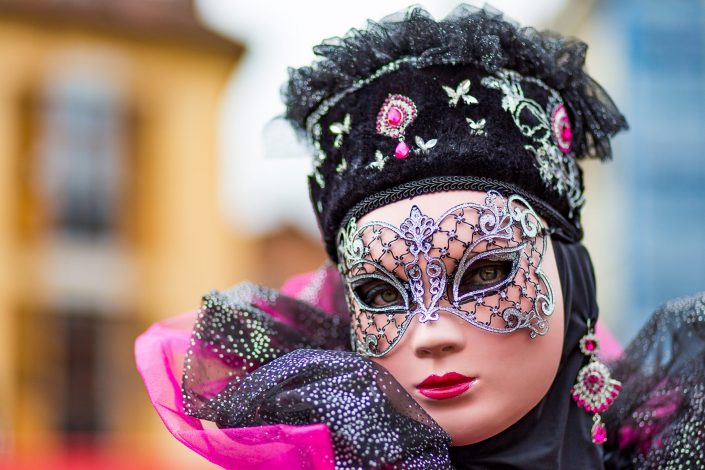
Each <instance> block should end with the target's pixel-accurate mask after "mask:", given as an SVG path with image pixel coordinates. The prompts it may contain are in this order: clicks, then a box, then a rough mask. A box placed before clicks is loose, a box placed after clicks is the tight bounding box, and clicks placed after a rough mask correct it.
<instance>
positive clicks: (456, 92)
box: [443, 79, 478, 108]
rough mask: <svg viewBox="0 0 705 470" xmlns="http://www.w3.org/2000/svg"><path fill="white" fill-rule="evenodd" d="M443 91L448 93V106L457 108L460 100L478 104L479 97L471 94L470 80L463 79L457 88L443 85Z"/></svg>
mask: <svg viewBox="0 0 705 470" xmlns="http://www.w3.org/2000/svg"><path fill="white" fill-rule="evenodd" d="M443 91H445V92H446V94H447V95H448V106H450V107H451V108H455V107H456V106H458V103H459V102H460V100H462V101H463V103H465V104H477V103H478V101H477V98H475V97H474V96H472V95H471V94H470V80H467V79H466V80H463V81H462V82H460V83H459V84H458V86H457V87H455V89H453V88H451V87H449V86H445V85H443Z"/></svg>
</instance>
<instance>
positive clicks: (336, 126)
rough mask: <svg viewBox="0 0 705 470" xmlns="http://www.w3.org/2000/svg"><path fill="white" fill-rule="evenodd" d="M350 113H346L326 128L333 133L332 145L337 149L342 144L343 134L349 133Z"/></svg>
mask: <svg viewBox="0 0 705 470" xmlns="http://www.w3.org/2000/svg"><path fill="white" fill-rule="evenodd" d="M350 124H351V120H350V113H348V114H346V115H345V117H344V118H343V121H342V122H334V123H333V124H331V125H330V126H329V127H328V129H329V130H330V131H331V133H333V135H335V139H334V140H333V147H335V148H337V149H339V148H340V147H341V146H342V145H343V136H344V135H345V134H349V133H350Z"/></svg>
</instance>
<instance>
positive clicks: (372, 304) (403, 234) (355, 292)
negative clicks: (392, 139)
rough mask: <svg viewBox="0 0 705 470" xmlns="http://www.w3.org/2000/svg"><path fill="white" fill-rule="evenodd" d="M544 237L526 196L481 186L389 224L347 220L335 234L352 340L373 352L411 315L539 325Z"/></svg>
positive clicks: (492, 328)
mask: <svg viewBox="0 0 705 470" xmlns="http://www.w3.org/2000/svg"><path fill="white" fill-rule="evenodd" d="M547 243H548V237H547V236H546V228H545V227H544V224H543V223H542V221H541V219H539V217H538V215H537V214H536V212H534V210H533V209H532V208H531V206H530V205H529V203H528V202H527V201H526V200H525V199H524V198H522V197H521V196H518V195H512V196H510V197H509V198H507V199H505V198H504V197H503V196H502V195H500V194H499V193H498V192H496V191H488V192H487V196H486V198H485V201H484V203H482V204H478V203H474V202H467V203H463V204H459V205H456V206H454V207H451V208H450V209H448V210H446V211H445V212H444V213H443V214H441V216H440V217H438V218H437V219H436V220H434V219H432V218H431V217H428V216H426V215H424V214H423V213H422V212H421V210H420V209H419V208H418V207H417V206H413V207H412V208H411V211H410V214H409V217H408V218H406V219H405V220H404V221H403V222H402V223H401V224H400V225H399V227H396V226H394V225H391V224H389V223H386V222H380V221H373V222H366V223H364V224H362V225H360V226H358V225H357V222H356V220H355V219H350V221H349V222H348V224H347V225H346V226H345V227H344V228H343V229H342V230H341V231H340V233H339V236H338V255H339V260H340V264H339V265H338V268H339V270H340V272H341V274H342V276H343V279H344V281H345V284H346V295H347V300H348V305H349V306H350V309H351V311H352V315H353V318H352V323H351V328H352V331H351V336H352V343H353V349H355V350H357V351H358V352H360V353H361V354H364V355H366V356H372V357H381V356H384V355H385V354H387V353H388V352H389V351H391V350H392V349H393V348H394V346H396V345H397V344H398V343H399V342H400V341H401V338H402V336H403V335H404V332H405V331H406V330H407V328H408V327H409V325H410V324H411V322H412V321H413V319H414V318H418V321H420V322H421V323H426V322H428V321H436V320H438V319H439V313H440V312H447V313H449V314H453V315H456V316H457V317H459V318H461V319H463V320H465V321H467V322H468V323H469V324H471V325H473V326H475V327H477V328H480V329H482V330H485V331H489V332H493V333H511V332H513V331H516V330H519V329H526V330H528V333H529V335H530V337H532V338H534V337H536V336H537V335H544V334H546V332H548V322H547V320H546V316H548V315H551V313H553V309H554V300H553V289H552V287H551V284H550V282H549V279H548V278H547V277H546V275H545V273H544V272H543V270H542V263H543V258H544V255H545V253H546V248H547Z"/></svg>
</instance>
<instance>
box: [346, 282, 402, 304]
mask: <svg viewBox="0 0 705 470" xmlns="http://www.w3.org/2000/svg"><path fill="white" fill-rule="evenodd" d="M354 290H355V293H356V294H357V297H358V299H360V301H362V303H363V304H364V305H366V306H368V307H388V306H391V305H399V306H401V305H404V298H403V297H402V295H401V293H400V292H399V291H398V290H397V289H396V287H394V286H392V285H391V284H389V283H387V282H384V281H379V280H376V281H371V282H366V283H364V284H362V285H359V286H357V287H355V288H354Z"/></svg>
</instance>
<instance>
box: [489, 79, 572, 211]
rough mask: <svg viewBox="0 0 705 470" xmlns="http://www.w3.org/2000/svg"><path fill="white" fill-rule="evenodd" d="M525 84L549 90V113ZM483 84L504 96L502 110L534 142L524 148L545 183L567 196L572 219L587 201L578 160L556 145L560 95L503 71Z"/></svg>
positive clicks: (534, 80)
mask: <svg viewBox="0 0 705 470" xmlns="http://www.w3.org/2000/svg"><path fill="white" fill-rule="evenodd" d="M522 81H525V82H530V83H533V84H535V85H537V86H539V87H541V88H543V89H544V90H546V92H547V93H548V94H549V100H548V107H549V109H548V110H546V109H543V108H542V107H541V105H539V104H538V103H537V102H536V101H534V100H532V99H530V98H527V97H526V96H524V89H523V88H522ZM481 83H482V85H483V86H485V87H487V88H490V89H493V90H500V91H501V92H502V94H503V95H504V96H503V97H502V109H504V110H505V111H507V112H509V113H510V114H511V116H512V119H513V120H514V123H515V124H516V126H517V127H518V128H519V131H520V132H521V133H522V134H523V135H524V136H525V137H528V138H529V139H531V143H530V144H526V145H525V146H524V148H525V149H526V150H528V151H529V152H531V153H532V154H533V155H534V157H535V158H536V166H537V168H538V170H539V174H540V176H541V179H543V181H544V182H545V183H546V185H547V186H549V187H552V188H553V189H554V190H555V191H556V192H557V193H558V194H561V195H563V194H565V195H566V197H567V199H568V204H569V206H570V215H571V216H572V212H573V211H574V210H575V209H578V208H580V207H581V206H582V205H583V203H584V200H585V199H584V196H583V193H582V190H581V188H580V173H579V171H578V165H577V163H576V161H575V157H574V156H573V154H571V153H563V152H562V151H561V150H560V149H559V148H558V146H557V145H556V143H555V142H553V141H552V136H553V129H552V125H551V121H550V116H551V114H552V110H553V109H554V108H555V107H556V106H559V105H562V100H561V98H560V96H559V95H558V93H557V92H556V91H554V90H553V89H551V88H549V87H548V86H546V84H544V83H543V82H542V81H541V80H538V79H536V78H533V77H522V76H521V75H520V74H518V73H517V72H514V71H512V70H500V71H498V72H497V73H496V74H495V75H494V76H490V77H484V78H483V79H482V80H481Z"/></svg>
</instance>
